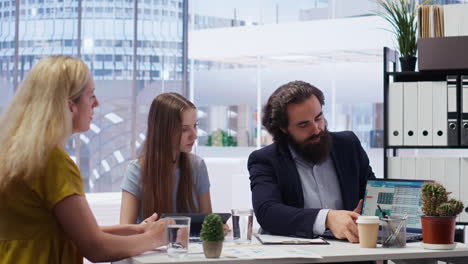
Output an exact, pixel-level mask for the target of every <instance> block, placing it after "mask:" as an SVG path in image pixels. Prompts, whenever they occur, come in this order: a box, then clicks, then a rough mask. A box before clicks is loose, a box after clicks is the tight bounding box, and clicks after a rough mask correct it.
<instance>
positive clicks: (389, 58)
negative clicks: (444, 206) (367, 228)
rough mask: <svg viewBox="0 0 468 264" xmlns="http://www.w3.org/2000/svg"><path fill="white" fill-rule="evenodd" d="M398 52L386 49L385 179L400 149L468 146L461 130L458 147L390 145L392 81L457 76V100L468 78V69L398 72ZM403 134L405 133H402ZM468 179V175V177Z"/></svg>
mask: <svg viewBox="0 0 468 264" xmlns="http://www.w3.org/2000/svg"><path fill="white" fill-rule="evenodd" d="M398 64H399V63H398V52H396V51H394V50H392V49H389V48H387V47H385V48H384V76H383V77H384V78H383V79H384V102H383V103H384V146H383V149H384V178H389V175H388V172H389V157H397V156H399V153H398V152H399V150H400V149H414V150H417V149H447V150H448V151H450V149H467V150H468V146H461V145H460V129H457V134H458V139H459V145H457V146H413V145H411V146H407V145H402V146H390V145H389V124H388V122H389V103H390V102H389V89H390V81H393V82H425V81H426V82H430V81H434V82H437V81H447V76H456V85H457V98H461V95H462V94H461V93H462V76H468V69H460V70H453V69H450V70H431V71H420V72H398V71H397V70H398V68H399V67H398ZM461 110H462V106H461V103H458V104H457V113H458V120H459V122H458V126H457V127H460V125H461V121H460V120H461V113H462V111H461ZM402 133H403V131H402ZM466 177H468V175H467V176H466ZM465 207H466V208H465V210H467V212H468V204H465ZM457 224H458V225H463V226H465V225H468V222H457Z"/></svg>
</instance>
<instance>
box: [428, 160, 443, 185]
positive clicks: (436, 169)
mask: <svg viewBox="0 0 468 264" xmlns="http://www.w3.org/2000/svg"><path fill="white" fill-rule="evenodd" d="M430 179H431V180H433V181H436V182H440V183H443V182H444V180H445V158H431V178H430Z"/></svg>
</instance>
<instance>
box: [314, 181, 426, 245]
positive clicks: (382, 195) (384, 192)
mask: <svg viewBox="0 0 468 264" xmlns="http://www.w3.org/2000/svg"><path fill="white" fill-rule="evenodd" d="M426 182H428V181H426V180H413V179H411V180H409V179H375V180H369V181H367V185H366V193H365V195H364V203H363V205H362V213H361V214H362V215H369V216H378V217H383V216H382V213H381V212H380V210H379V209H378V207H377V205H379V206H380V208H381V209H382V211H383V212H385V213H386V214H387V215H388V216H389V217H403V216H404V215H405V214H407V217H408V218H407V220H406V241H408V242H409V241H419V240H421V239H422V226H421V215H422V211H421V206H422V202H421V187H422V186H423V185H424V183H426ZM381 231H382V230H379V238H378V242H379V243H382V234H381ZM323 236H324V237H326V238H333V237H334V236H333V233H331V232H330V231H326V232H325V234H324V235H323Z"/></svg>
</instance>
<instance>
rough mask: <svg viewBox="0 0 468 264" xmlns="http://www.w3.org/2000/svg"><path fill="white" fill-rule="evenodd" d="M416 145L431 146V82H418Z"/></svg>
mask: <svg viewBox="0 0 468 264" xmlns="http://www.w3.org/2000/svg"><path fill="white" fill-rule="evenodd" d="M417 112H418V145H420V146H431V145H432V82H418V111H417Z"/></svg>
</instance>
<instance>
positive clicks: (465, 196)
mask: <svg viewBox="0 0 468 264" xmlns="http://www.w3.org/2000/svg"><path fill="white" fill-rule="evenodd" d="M466 186H468V158H461V159H460V185H459V190H460V200H461V201H462V202H463V204H464V205H465V209H464V210H463V211H462V213H461V214H460V219H459V221H460V222H468V192H467V191H466Z"/></svg>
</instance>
